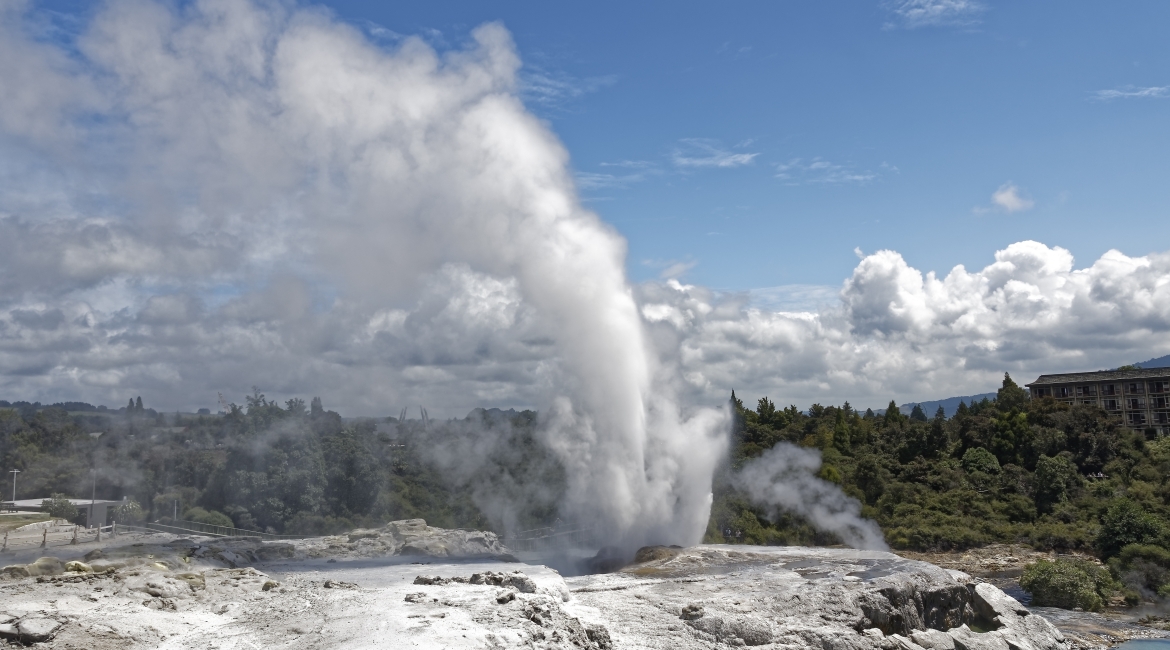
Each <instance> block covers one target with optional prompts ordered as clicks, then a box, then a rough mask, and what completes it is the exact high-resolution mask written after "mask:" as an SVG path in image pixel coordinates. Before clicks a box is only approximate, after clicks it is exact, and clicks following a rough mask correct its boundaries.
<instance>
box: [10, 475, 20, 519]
mask: <svg viewBox="0 0 1170 650" xmlns="http://www.w3.org/2000/svg"><path fill="white" fill-rule="evenodd" d="M19 473H20V470H18V469H13V470H12V471H11V472H9V474H12V510H13V511H14V512H15V511H16V475H17V474H19Z"/></svg>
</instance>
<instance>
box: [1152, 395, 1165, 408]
mask: <svg viewBox="0 0 1170 650" xmlns="http://www.w3.org/2000/svg"><path fill="white" fill-rule="evenodd" d="M1150 408H1155V409H1164V408H1166V398H1165V397H1151V398H1150Z"/></svg>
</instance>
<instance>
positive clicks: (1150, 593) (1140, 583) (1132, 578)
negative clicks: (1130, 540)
mask: <svg viewBox="0 0 1170 650" xmlns="http://www.w3.org/2000/svg"><path fill="white" fill-rule="evenodd" d="M1109 565H1110V568H1112V569H1113V571H1114V574H1115V575H1116V576H1117V577H1118V578H1119V579H1120V580H1121V582H1122V584H1124V585H1125V586H1126V587H1127V588H1128V589H1130V590H1132V591H1134V592H1135V593H1136V594H1138V595H1139V596H1140V597H1141V598H1144V599H1145V600H1154V599H1155V598H1157V597H1158V596H1162V597H1165V596H1166V595H1167V592H1170V551H1167V550H1166V549H1164V548H1162V547H1160V546H1151V545H1143V544H1130V545H1129V546H1126V547H1125V548H1123V549H1121V553H1120V554H1119V555H1118V556H1117V557H1116V558H1114V559H1112V560H1111V561H1110V562H1109Z"/></svg>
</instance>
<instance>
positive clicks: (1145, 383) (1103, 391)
mask: <svg viewBox="0 0 1170 650" xmlns="http://www.w3.org/2000/svg"><path fill="white" fill-rule="evenodd" d="M1027 386H1028V389H1029V390H1031V392H1032V398H1033V399H1035V398H1039V397H1052V398H1054V399H1057V400H1059V401H1062V402H1066V403H1068V404H1092V405H1094V406H1099V407H1101V408H1103V409H1105V410H1106V411H1109V412H1110V413H1114V414H1116V415H1119V416H1121V419H1122V421H1123V422H1124V423H1125V426H1127V427H1129V428H1131V429H1134V430H1136V431H1150V430H1153V431H1154V432H1156V433H1157V434H1158V435H1162V436H1164V435H1170V368H1148V369H1138V370H1101V371H1098V372H1073V373H1066V374H1062V375H1040V378H1039V379H1037V380H1036V381H1034V382H1032V383H1030V384H1028V385H1027Z"/></svg>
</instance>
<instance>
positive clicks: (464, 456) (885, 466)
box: [0, 377, 1170, 555]
mask: <svg viewBox="0 0 1170 650" xmlns="http://www.w3.org/2000/svg"><path fill="white" fill-rule="evenodd" d="M732 407H733V410H734V423H733V427H732V431H731V446H730V457H729V459H728V462H727V463H726V465H725V467H724V469H723V470H722V471H721V472H720V473H719V474H718V475H717V476H716V480H715V485H714V493H715V501H714V506H713V509H712V514H711V520H710V525H709V527H708V533H707V538H708V540H710V541H730V542H743V543H757V544H784V543H833V542H834V541H836V540H834V539H833V538H832V537H830V536H826V535H824V534H819V533H817V532H816V531H814V530H813V529H812V528H811V527H810V526H809V525H808V524H807V523H806V522H803V521H801V520H799V519H797V518H794V517H780V518H779V519H780V520H779V521H770V520H768V519H767V518H765V517H764V516H763V511H761V510H758V509H756V508H754V507H752V506H751V504H750V503H749V502H748V501H747V500H746V498H745V497H744V496H743V495H740V494H738V493H736V492H735V490H734V489H733V488H732V487H731V482H730V480H729V479H730V476H731V472H733V471H735V470H736V469H738V468H739V467H741V466H742V465H743V464H744V463H745V462H747V461H748V460H749V459H751V458H754V457H756V456H759V455H761V454H762V453H763V452H764V451H765V450H767V449H768V448H770V447H772V446H773V445H774V444H776V443H777V442H780V441H788V442H791V443H794V444H798V445H802V446H804V447H811V448H816V449H819V450H820V452H821V454H822V455H823V459H824V463H823V466H822V467H821V469H820V476H821V477H822V478H824V479H825V480H828V481H832V482H834V483H837V484H839V485H840V486H841V487H842V489H844V490H845V491H846V492H847V493H848V494H850V495H852V496H854V497H856V498H857V499H858V500H859V501H861V502H862V503H863V504H864V507H863V514H864V515H865V516H867V517H870V518H872V519H874V520H876V521H877V522H878V523H879V524H880V525H881V527H882V529H883V531H884V532H885V535H886V539H887V541H888V542H889V543H890V545H891V546H893V547H894V548H905V549H959V548H964V547H970V546H976V545H982V544H986V543H989V542H1020V543H1026V544H1030V545H1032V546H1034V547H1036V548H1040V549H1050V548H1066V549H1084V550H1093V551H1096V552H1099V553H1102V554H1104V555H1109V554H1114V553H1116V552H1118V551H1119V549H1120V548H1121V547H1122V546H1124V545H1125V544H1127V543H1131V542H1140V543H1153V544H1161V545H1163V546H1166V545H1167V535H1168V534H1170V533H1168V531H1170V525H1168V524H1170V508H1168V507H1167V505H1168V502H1170V482H1168V478H1170V439H1161V440H1151V439H1147V438H1146V436H1144V435H1142V434H1135V433H1132V432H1130V431H1129V430H1127V429H1125V428H1123V427H1121V426H1120V423H1119V422H1118V421H1116V420H1115V419H1112V418H1110V417H1109V416H1107V415H1106V414H1105V413H1104V412H1102V411H1100V410H1098V409H1096V408H1090V407H1083V406H1075V407H1070V406H1067V405H1065V404H1062V403H1058V402H1055V401H1052V400H1050V399H1046V400H1038V401H1032V400H1029V399H1028V397H1027V394H1026V392H1025V391H1024V390H1023V389H1021V388H1019V387H1018V386H1016V384H1015V383H1014V382H1012V380H1011V379H1010V378H1008V377H1005V380H1004V385H1003V388H1002V389H1000V391H999V392H998V394H997V398H996V399H995V400H984V401H982V402H979V403H976V404H974V405H970V406H967V405H964V406H963V407H962V408H960V409H959V411H958V413H956V415H955V416H954V417H953V418H949V419H947V418H946V417H945V416H944V415H943V414H941V413H937V414H934V416H933V417H928V415H927V414H925V413H922V412H921V411H920V410H918V409H915V410H914V411H913V412H911V413H909V414H903V413H900V412H899V410H898V408H897V407H896V406H894V405H893V404H891V406H890V408H889V409H888V410H887V411H886V413H885V414H883V415H881V416H877V415H874V414H873V413H872V412H866V413H860V412H857V411H856V410H854V409H852V408H851V407H850V406H849V404H844V405H842V406H840V407H836V406H828V407H824V406H820V405H813V406H812V407H811V408H810V409H809V410H808V412H806V413H805V412H801V411H800V410H798V409H797V408H796V407H793V406H790V407H788V408H785V409H777V408H776V407H775V405H774V404H773V403H772V402H771V401H769V400H768V399H767V398H764V399H761V400H759V401H758V403H757V404H756V407H755V409H754V410H749V409H747V408H745V407H744V405H743V404H742V403H741V402H740V401H738V400H737V399H735V398H734V396H733V398H732ZM0 463H3V466H4V467H5V468H17V469H20V470H22V472H21V474H20V475H19V479H18V492H19V494H18V496H19V497H20V498H31V497H37V498H39V497H44V496H48V495H50V494H52V493H66V494H69V495H71V496H85V495H88V494H89V493H90V488H91V480H92V477H93V474H91V470H96V491H97V496H98V497H99V498H109V499H121V498H123V497H127V498H129V499H133V500H135V501H137V502H138V503H140V504H141V506H142V510H143V511H144V516H145V517H148V518H150V519H151V520H158V519H165V518H169V517H171V516H172V515H173V514H174V512H175V509H176V502H178V511H179V512H178V514H179V516H180V518H188V519H196V520H200V521H207V522H209V523H211V522H216V523H221V524H230V525H235V526H238V527H241V528H249V529H256V530H267V531H273V532H288V533H305V532H325V531H333V530H339V529H342V528H346V527H350V526H357V525H365V524H373V523H379V522H384V521H386V520H388V519H394V518H405V517H423V518H426V519H427V520H428V521H431V522H433V523H435V524H437V525H442V526H461V527H481V528H494V529H496V530H498V531H499V532H504V530H503V529H505V528H507V529H508V530H511V531H515V530H524V529H528V528H534V527H538V526H543V525H549V524H551V523H552V522H554V521H555V520H556V519H557V514H558V513H557V510H556V504H557V503H558V501H559V499H560V497H561V495H562V494H563V491H564V489H565V487H564V486H565V481H564V473H563V469H562V468H561V466H560V465H559V463H558V462H557V461H556V460H555V458H554V457H553V456H552V455H551V454H550V453H549V452H548V451H547V450H546V449H545V448H544V447H543V446H542V445H541V444H540V443H539V436H538V435H537V415H536V414H535V413H533V412H529V411H526V412H523V413H515V412H506V413H505V412H500V411H495V410H493V411H483V410H477V411H475V412H473V413H472V414H471V415H469V417H468V418H466V419H462V420H449V421H443V422H434V421H431V422H429V423H427V422H424V421H422V420H408V421H398V420H397V419H396V418H381V419H357V420H350V421H345V420H343V418H342V417H341V416H340V415H339V414H337V413H335V412H332V411H327V410H325V409H324V408H323V407H322V405H321V403H320V400H316V399H314V400H313V403H312V404H311V406H308V407H306V404H305V403H304V402H303V401H302V400H296V399H294V400H289V401H287V402H286V403H285V404H284V405H279V404H276V403H274V402H270V401H268V400H267V399H266V398H265V396H264V395H262V394H260V393H259V392H256V393H255V394H253V395H251V396H248V397H247V399H246V401H245V405H244V406H242V407H240V406H235V405H232V406H231V407H230V412H229V413H227V414H226V415H222V416H210V415H201V416H184V415H178V414H159V413H156V412H154V411H151V410H150V409H148V408H143V406H142V404H141V402H138V403H133V402H132V403H131V405H130V406H128V407H127V408H125V409H121V410H120V411H117V412H113V411H111V412H109V413H99V412H92V411H85V412H74V414H73V415H71V414H70V412H67V411H66V410H65V409H64V408H61V407H49V408H41V409H36V408H32V407H31V405H23V406H21V407H18V408H10V409H0ZM1090 475H1091V478H1090ZM1098 475H1100V476H1098ZM727 530H730V531H732V535H731V536H730V537H727V536H726V535H725V531H727Z"/></svg>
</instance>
